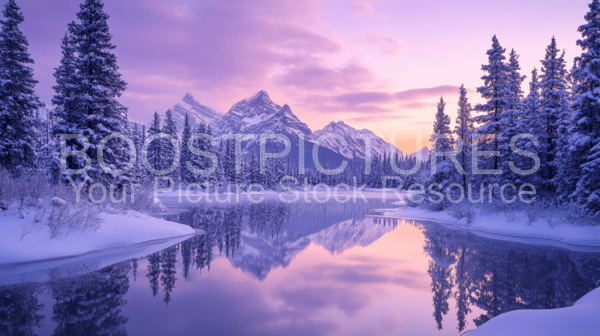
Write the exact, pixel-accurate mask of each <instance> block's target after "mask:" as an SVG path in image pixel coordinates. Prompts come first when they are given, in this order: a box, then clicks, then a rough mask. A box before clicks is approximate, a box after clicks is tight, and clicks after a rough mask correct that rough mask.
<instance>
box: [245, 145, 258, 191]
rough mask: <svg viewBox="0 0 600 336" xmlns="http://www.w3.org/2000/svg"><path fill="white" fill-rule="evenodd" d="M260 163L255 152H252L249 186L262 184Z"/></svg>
mask: <svg viewBox="0 0 600 336" xmlns="http://www.w3.org/2000/svg"><path fill="white" fill-rule="evenodd" d="M259 165H260V164H259V162H258V160H257V159H256V154H255V153H254V151H252V154H250V163H249V165H248V166H249V167H248V170H247V171H248V178H247V181H246V182H247V183H248V184H253V183H260V166H259Z"/></svg>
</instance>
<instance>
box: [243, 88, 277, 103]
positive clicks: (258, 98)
mask: <svg viewBox="0 0 600 336" xmlns="http://www.w3.org/2000/svg"><path fill="white" fill-rule="evenodd" d="M247 101H248V102H249V103H251V104H255V103H259V104H273V101H272V100H271V97H269V94H268V93H267V91H265V90H260V91H258V92H257V93H256V94H255V95H254V96H252V97H250V98H248V99H247Z"/></svg>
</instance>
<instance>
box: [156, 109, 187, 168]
mask: <svg viewBox="0 0 600 336" xmlns="http://www.w3.org/2000/svg"><path fill="white" fill-rule="evenodd" d="M162 133H164V134H167V135H169V136H171V137H172V138H173V139H175V142H178V140H179V136H178V135H177V125H176V124H175V120H173V111H171V110H167V112H166V113H165V121H164V123H163V127H162ZM158 141H159V142H160V143H161V146H162V149H161V161H162V165H163V167H162V169H168V168H169V167H171V165H172V164H173V161H175V150H176V148H174V147H173V144H171V142H170V141H169V140H167V139H159V140H158ZM184 165H185V164H184ZM178 168H179V167H178ZM169 176H171V177H173V178H176V177H178V176H179V170H178V169H175V170H174V171H173V172H172V173H170V174H169Z"/></svg>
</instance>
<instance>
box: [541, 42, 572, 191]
mask: <svg viewBox="0 0 600 336" xmlns="http://www.w3.org/2000/svg"><path fill="white" fill-rule="evenodd" d="M564 55H565V54H564V52H563V53H562V54H559V50H558V48H557V46H556V39H555V38H554V37H553V38H552V41H551V42H550V45H548V47H547V48H546V56H545V58H544V59H543V60H542V65H543V67H542V76H541V78H540V89H541V97H540V107H541V112H542V113H541V115H540V117H541V118H540V120H541V122H542V123H543V127H544V129H545V131H546V132H545V134H544V135H545V136H544V137H543V138H541V139H539V140H540V141H542V142H543V143H544V147H543V148H544V149H545V153H543V155H542V157H540V159H543V162H542V163H541V167H542V169H541V171H540V173H541V175H542V178H543V179H544V183H545V189H550V188H552V184H551V182H552V180H553V179H554V178H555V177H556V174H557V172H558V166H559V160H560V159H558V158H557V153H558V148H559V145H558V143H559V141H560V139H559V138H560V137H559V128H560V129H561V132H562V131H564V128H563V127H561V126H563V125H565V123H568V122H569V118H570V108H569V98H568V97H569V92H568V91H567V85H568V83H567V78H566V77H567V70H566V62H565V59H564ZM552 189H554V188H552ZM551 191H553V190H551Z"/></svg>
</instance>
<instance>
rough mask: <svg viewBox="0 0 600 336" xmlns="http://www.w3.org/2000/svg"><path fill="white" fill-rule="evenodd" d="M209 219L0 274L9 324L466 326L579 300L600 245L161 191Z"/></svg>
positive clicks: (202, 328)
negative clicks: (186, 231) (182, 236)
mask: <svg viewBox="0 0 600 336" xmlns="http://www.w3.org/2000/svg"><path fill="white" fill-rule="evenodd" d="M165 203H166V204H167V206H168V207H170V208H171V209H172V211H173V212H174V213H172V214H170V215H168V218H169V219H171V220H174V221H178V222H180V223H185V224H188V225H191V226H193V227H194V228H198V229H202V230H204V231H205V232H206V234H204V235H198V236H195V237H192V238H190V239H188V240H185V241H183V242H179V243H177V244H175V245H173V246H170V247H167V248H165V249H162V250H160V251H158V252H155V253H152V254H150V255H146V256H143V257H142V256H140V257H138V258H135V259H132V260H127V261H121V262H118V263H115V264H112V265H110V266H106V264H102V266H101V267H94V264H89V263H87V264H85V265H73V264H71V265H69V267H57V268H53V269H48V270H45V272H47V274H48V276H47V280H44V281H43V282H24V283H17V284H6V285H4V286H2V287H0V334H1V335H5V334H6V335H31V334H37V335H96V334H102V335H440V336H441V335H459V334H460V333H461V331H466V330H470V329H473V328H476V327H477V326H478V325H481V324H483V323H485V322H486V321H487V320H489V319H490V318H492V317H494V316H497V315H499V314H502V313H504V312H507V311H511V310H515V309H525V308H527V309H540V308H555V307H564V306H570V305H572V304H573V303H574V302H575V301H576V300H577V299H579V298H580V297H581V296H583V295H585V294H586V293H588V292H589V291H591V290H592V289H594V288H596V287H597V286H598V285H600V254H598V253H592V252H575V251H570V250H567V249H561V248H555V247H544V246H536V245H526V244H521V243H513V242H506V241H499V240H493V239H488V238H483V237H480V236H477V235H474V234H471V233H467V232H464V231H460V230H454V229H450V228H446V227H444V226H442V225H439V224H435V223H430V222H426V221H409V220H400V219H390V218H379V217H376V215H377V213H376V212H373V211H372V210H373V209H382V208H393V207H394V206H393V205H391V204H390V203H389V200H388V203H387V204H383V203H382V201H381V200H380V199H378V198H377V197H372V198H369V200H368V203H364V202H363V201H360V200H359V201H358V202H357V203H353V202H352V201H350V202H348V203H345V204H340V203H337V202H335V201H333V200H332V201H330V202H327V203H323V204H319V203H316V202H314V201H313V202H312V203H310V204H307V203H304V202H297V203H294V204H286V203H283V202H280V201H278V200H277V198H273V199H271V200H266V201H265V202H262V203H260V204H252V203H249V202H246V203H240V204H217V203H213V204H196V205H181V204H176V203H175V202H174V201H173V202H165Z"/></svg>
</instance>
